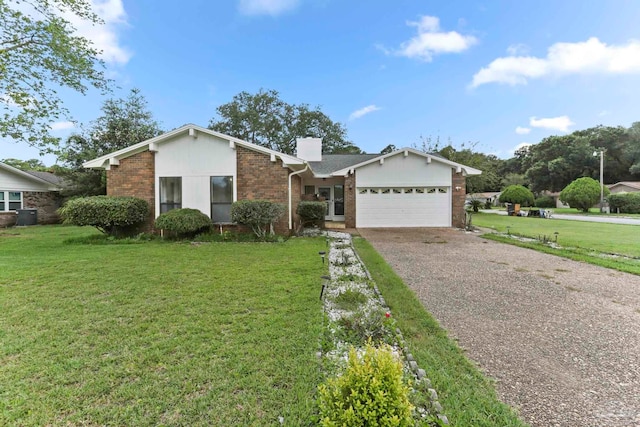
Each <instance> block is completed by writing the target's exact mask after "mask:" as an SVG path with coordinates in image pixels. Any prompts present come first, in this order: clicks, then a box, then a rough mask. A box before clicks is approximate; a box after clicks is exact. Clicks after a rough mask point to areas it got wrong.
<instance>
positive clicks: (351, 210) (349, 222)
mask: <svg viewBox="0 0 640 427" xmlns="http://www.w3.org/2000/svg"><path fill="white" fill-rule="evenodd" d="M344 191H345V193H344V226H345V227H347V228H356V191H357V190H356V172H355V171H353V174H351V175H348V176H346V177H345V178H344Z"/></svg>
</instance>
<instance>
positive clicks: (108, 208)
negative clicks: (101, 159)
mask: <svg viewBox="0 0 640 427" xmlns="http://www.w3.org/2000/svg"><path fill="white" fill-rule="evenodd" d="M58 213H59V214H60V217H61V218H62V219H63V221H64V223H65V224H71V225H79V226H85V225H90V226H92V227H95V228H97V229H98V230H100V231H101V232H103V233H105V234H108V235H110V236H114V237H128V236H131V235H134V234H136V233H137V232H138V231H139V228H140V226H141V225H142V224H143V223H144V222H145V220H146V219H147V216H148V215H149V205H148V204H147V202H146V201H144V200H142V199H138V198H137V197H114V196H93V197H81V198H77V199H71V200H69V201H68V202H67V203H66V204H65V205H64V206H63V207H61V208H60V209H58Z"/></svg>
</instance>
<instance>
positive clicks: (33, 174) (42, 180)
mask: <svg viewBox="0 0 640 427" xmlns="http://www.w3.org/2000/svg"><path fill="white" fill-rule="evenodd" d="M0 169H3V170H5V171H7V172H10V173H13V174H14V175H18V176H21V177H23V178H26V179H28V180H30V181H33V182H36V183H38V184H45V185H46V186H47V187H49V190H51V191H58V190H60V189H61V188H60V187H61V179H60V178H59V177H57V176H55V175H54V174H52V173H49V172H37V171H23V170H20V169H18V168H14V167H13V166H9V165H8V164H6V163H2V162H0ZM45 174H46V177H45ZM52 177H55V179H56V180H58V181H57V182H54V178H52Z"/></svg>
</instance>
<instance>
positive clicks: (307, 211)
mask: <svg viewBox="0 0 640 427" xmlns="http://www.w3.org/2000/svg"><path fill="white" fill-rule="evenodd" d="M296 213H297V214H298V215H299V216H300V219H301V220H302V225H303V226H307V225H321V224H322V221H324V217H325V215H326V213H327V203H326V202H309V201H301V202H300V203H298V207H297V208H296Z"/></svg>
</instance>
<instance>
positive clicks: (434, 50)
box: [377, 16, 478, 62]
mask: <svg viewBox="0 0 640 427" xmlns="http://www.w3.org/2000/svg"><path fill="white" fill-rule="evenodd" d="M407 25H409V26H411V27H416V28H417V31H418V34H417V35H416V36H415V37H412V38H411V39H409V40H407V41H405V42H403V43H401V44H400V48H399V49H397V50H389V49H386V48H384V47H383V46H377V47H378V48H379V49H381V50H382V51H383V52H385V53H387V54H391V53H393V54H395V55H400V56H406V57H407V58H412V59H414V58H415V59H421V60H423V61H427V62H430V61H431V60H432V59H433V56H434V55H437V54H440V53H459V52H463V51H465V50H467V49H469V48H470V47H471V46H473V45H474V44H476V43H477V42H478V40H477V39H476V38H475V37H473V36H466V35H462V34H460V33H458V32H456V31H449V32H445V31H441V30H440V19H439V18H437V17H435V16H421V17H420V20H419V21H407Z"/></svg>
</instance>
